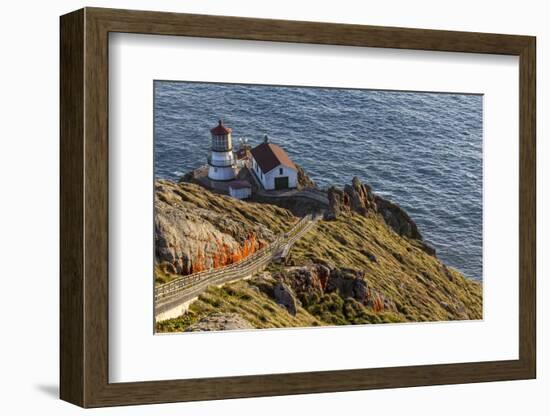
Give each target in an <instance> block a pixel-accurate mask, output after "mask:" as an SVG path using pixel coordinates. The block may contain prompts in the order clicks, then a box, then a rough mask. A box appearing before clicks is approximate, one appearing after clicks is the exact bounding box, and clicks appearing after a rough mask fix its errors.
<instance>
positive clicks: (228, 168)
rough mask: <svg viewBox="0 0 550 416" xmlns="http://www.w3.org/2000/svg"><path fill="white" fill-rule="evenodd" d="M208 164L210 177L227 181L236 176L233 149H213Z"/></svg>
mask: <svg viewBox="0 0 550 416" xmlns="http://www.w3.org/2000/svg"><path fill="white" fill-rule="evenodd" d="M208 165H209V166H208V177H209V178H210V179H213V180H215V181H227V180H230V179H234V178H235V159H234V156H233V152H232V151H229V152H215V151H211V152H210V158H209V160H208ZM212 165H214V166H212Z"/></svg>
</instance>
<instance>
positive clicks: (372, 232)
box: [155, 179, 482, 331]
mask: <svg viewBox="0 0 550 416" xmlns="http://www.w3.org/2000/svg"><path fill="white" fill-rule="evenodd" d="M328 196H329V200H330V207H329V210H328V214H327V216H326V217H327V218H326V220H324V221H320V222H319V223H318V224H317V226H316V227H315V228H314V229H312V230H311V231H309V232H308V233H307V234H305V235H304V236H303V237H302V238H301V239H300V240H299V241H298V242H297V243H296V245H295V246H294V247H293V249H292V250H291V254H290V257H289V258H288V259H287V263H286V264H272V265H270V266H269V268H268V269H267V270H266V271H265V272H262V273H260V274H259V275H257V276H254V277H253V278H252V279H250V280H247V281H238V282H234V283H230V284H226V285H224V286H223V287H212V286H211V287H210V288H209V289H208V290H207V291H205V292H204V293H203V294H201V295H200V297H199V298H198V300H196V301H195V302H193V303H192V304H191V305H190V308H189V311H188V313H187V314H185V315H183V316H182V317H180V318H176V319H171V320H168V321H164V322H160V323H159V324H158V325H157V329H158V330H159V331H183V330H195V331H196V330H209V329H208V328H220V327H225V326H227V329H238V328H242V329H246V328H249V327H250V326H251V327H254V328H274V327H301V326H319V325H342V324H365V323H383V322H411V321H415V322H416V321H436V320H461V319H481V318H482V286H481V284H480V283H479V282H476V281H473V280H469V279H466V278H465V277H464V276H463V275H462V274H460V273H459V272H458V271H456V270H454V269H452V268H450V267H447V266H446V265H445V264H443V263H442V262H441V261H440V260H439V259H438V258H437V257H435V255H434V253H433V252H432V251H430V250H429V249H428V248H427V245H426V244H425V243H424V242H423V240H422V235H421V234H420V231H419V230H418V227H417V226H416V224H415V223H414V221H413V220H412V219H411V218H410V217H409V216H408V215H407V213H406V212H405V211H404V210H403V209H401V208H400V207H399V206H398V205H396V204H394V203H392V202H390V201H387V200H385V199H383V198H380V197H378V196H377V195H375V194H374V193H373V192H372V190H371V189H370V188H369V187H368V186H367V185H365V184H362V183H361V182H360V181H359V180H358V179H354V180H353V182H352V184H351V185H349V186H346V187H344V189H343V190H340V189H336V188H331V190H329V192H328ZM155 209H156V210H157V213H159V214H160V215H157V217H158V219H157V220H156V223H155V226H156V228H157V230H156V231H157V234H158V236H157V242H158V250H157V261H158V262H159V264H165V265H166V264H168V265H170V266H169V267H173V268H171V269H170V271H171V272H174V271H175V272H176V273H179V270H181V271H183V272H184V273H185V272H189V271H190V270H193V269H194V266H193V264H196V262H197V258H198V259H199V260H200V262H202V261H204V262H205V265H206V266H208V265H213V264H215V261H216V260H215V258H216V256H218V254H217V253H219V250H220V247H225V246H227V247H228V250H229V252H231V253H233V252H239V251H240V250H242V248H243V247H245V246H246V244H251V245H250V246H249V247H251V249H257V248H258V247H260V246H261V245H262V244H268V243H269V242H270V241H272V239H273V238H274V236H275V235H277V234H278V233H280V232H282V231H283V230H286V229H288V228H290V226H291V224H292V223H294V222H295V221H296V220H297V219H298V218H296V217H295V216H293V215H292V214H291V212H290V211H288V210H286V209H284V208H280V207H277V206H274V205H270V204H268V203H262V204H258V203H251V202H242V201H238V200H235V199H231V198H228V197H225V196H221V195H216V194H212V193H211V192H209V191H206V190H204V189H201V188H199V187H198V186H196V185H192V184H185V183H182V184H179V185H176V184H173V183H170V182H166V181H160V182H159V183H157V192H156V202H155ZM251 236H254V240H252V241H253V243H247V242H250V241H251ZM194 253H204V256H199V257H197V255H195V254H194ZM178 267H179V269H178ZM164 270H166V268H164ZM159 275H161V277H162V273H159ZM219 314H222V315H221V317H220V315H219ZM235 314H236V315H237V316H238V317H235V316H234V315H235ZM241 318H242V319H241ZM226 321H227V322H226ZM224 325H225V326H224ZM201 328H203V329H201Z"/></svg>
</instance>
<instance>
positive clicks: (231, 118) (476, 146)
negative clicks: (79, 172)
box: [154, 81, 483, 280]
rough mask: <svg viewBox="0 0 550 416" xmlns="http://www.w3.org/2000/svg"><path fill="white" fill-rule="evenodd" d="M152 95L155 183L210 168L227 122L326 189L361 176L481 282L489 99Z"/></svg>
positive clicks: (323, 93)
mask: <svg viewBox="0 0 550 416" xmlns="http://www.w3.org/2000/svg"><path fill="white" fill-rule="evenodd" d="M154 98H155V104H154V106H155V108H154V110H155V111H154V135H155V175H156V177H157V178H168V179H178V178H179V177H180V176H181V175H182V174H184V173H186V172H188V171H189V170H192V169H194V168H196V167H198V166H200V165H201V164H205V163H206V155H207V153H208V147H209V144H210V128H212V127H214V126H215V125H216V124H217V121H218V119H223V120H224V124H225V125H227V126H229V127H231V128H232V129H233V141H234V144H237V143H238V140H239V138H243V139H247V140H248V142H249V143H250V144H251V145H255V144H259V143H260V142H261V141H262V139H263V137H264V135H265V134H267V135H268V136H269V137H270V139H271V141H272V142H274V143H277V144H279V145H280V146H282V147H283V148H284V149H285V150H286V151H287V153H288V154H289V156H290V157H291V158H292V159H293V160H294V161H295V162H296V163H298V164H299V165H301V166H302V167H303V168H304V169H305V170H306V172H307V173H308V174H309V176H311V178H312V179H313V180H314V181H315V182H316V183H317V184H318V185H319V186H320V187H322V188H326V187H329V186H331V185H339V186H342V185H344V184H346V183H350V182H351V179H352V178H353V176H358V177H359V178H360V179H361V180H362V181H363V182H366V183H368V184H369V185H371V186H372V187H373V190H374V192H376V193H378V194H380V195H382V196H384V197H386V198H389V199H391V200H392V201H394V202H396V203H398V204H399V205H401V206H402V207H403V208H404V209H405V210H406V211H407V212H408V213H409V215H410V216H411V217H412V218H413V219H414V220H415V221H416V223H417V224H418V226H419V229H420V232H421V233H422V235H423V236H424V238H425V240H426V241H427V242H429V243H430V244H431V245H433V246H434V247H435V248H436V249H437V255H438V257H439V258H441V259H442V260H443V261H444V262H445V263H446V264H447V265H449V266H452V267H455V268H456V269H458V270H460V271H461V272H462V273H464V274H465V275H466V276H468V277H470V278H473V279H478V280H481V278H482V144H483V140H482V130H483V129H482V112H483V98H482V96H481V95H469V94H442V93H424V92H397V91H379V90H354V89H330V88H307V87H280V86H259V85H240V84H238V85H235V84H210V83H188V82H169V81H156V82H155V85H154Z"/></svg>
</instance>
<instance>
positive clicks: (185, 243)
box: [155, 180, 297, 283]
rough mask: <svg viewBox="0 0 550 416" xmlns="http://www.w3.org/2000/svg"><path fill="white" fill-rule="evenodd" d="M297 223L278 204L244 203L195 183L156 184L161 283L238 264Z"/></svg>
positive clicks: (168, 182)
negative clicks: (180, 276)
mask: <svg viewBox="0 0 550 416" xmlns="http://www.w3.org/2000/svg"><path fill="white" fill-rule="evenodd" d="M296 220H297V219H296V218H295V217H294V216H293V215H292V214H290V213H289V212H288V211H286V210H284V209H282V208H279V207H276V206H270V205H265V204H252V203H247V202H241V201H238V200H235V199H233V198H230V197H228V196H223V195H218V194H214V193H211V192H208V191H206V190H205V189H204V188H201V187H200V186H198V185H195V184H191V183H179V184H176V183H173V182H170V181H166V180H160V181H157V183H156V184H155V257H156V259H155V260H156V265H157V267H156V274H157V276H156V278H157V281H158V282H159V283H164V282H166V281H168V280H170V277H175V276H177V275H186V274H189V273H194V272H198V271H202V270H205V269H210V268H215V267H220V266H224V265H227V264H230V263H233V262H236V261H239V260H241V259H243V258H245V257H247V256H248V255H250V254H252V253H254V252H255V251H256V250H258V249H259V248H261V247H263V246H264V245H266V244H269V243H270V242H271V241H272V240H273V239H274V238H275V235H276V234H277V233H279V232H282V231H283V230H285V229H286V228H287V227H288V226H289V224H292V223H293V222H295V221H296Z"/></svg>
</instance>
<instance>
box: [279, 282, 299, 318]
mask: <svg viewBox="0 0 550 416" xmlns="http://www.w3.org/2000/svg"><path fill="white" fill-rule="evenodd" d="M273 298H274V299H275V302H277V303H278V304H279V305H281V306H283V307H284V308H285V309H286V310H287V311H288V313H289V314H291V315H296V308H297V301H296V296H294V293H293V292H292V290H291V289H290V288H289V287H288V286H287V285H286V284H285V283H283V282H279V283H277V284H276V285H275V287H274V288H273Z"/></svg>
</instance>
